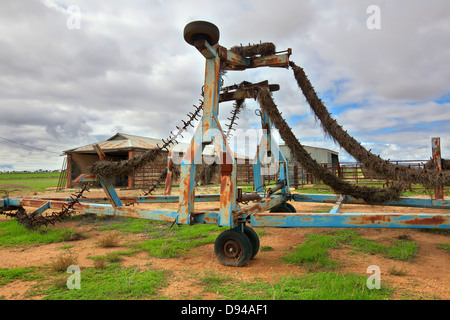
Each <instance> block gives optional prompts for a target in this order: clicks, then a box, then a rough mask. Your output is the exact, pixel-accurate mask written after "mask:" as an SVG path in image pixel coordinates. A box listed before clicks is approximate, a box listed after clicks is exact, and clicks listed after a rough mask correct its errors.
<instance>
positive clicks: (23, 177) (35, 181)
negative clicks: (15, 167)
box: [0, 172, 60, 192]
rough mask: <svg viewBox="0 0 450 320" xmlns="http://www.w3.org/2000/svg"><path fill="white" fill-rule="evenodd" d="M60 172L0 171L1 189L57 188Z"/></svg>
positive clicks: (33, 189)
mask: <svg viewBox="0 0 450 320" xmlns="http://www.w3.org/2000/svg"><path fill="white" fill-rule="evenodd" d="M59 175H60V173H59V172H12V173H0V190H6V191H8V192H11V191H23V190H27V191H42V190H45V189H48V188H56V187H57V185H58V180H59Z"/></svg>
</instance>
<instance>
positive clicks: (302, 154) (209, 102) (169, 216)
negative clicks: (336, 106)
mask: <svg viewBox="0 0 450 320" xmlns="http://www.w3.org/2000/svg"><path fill="white" fill-rule="evenodd" d="M184 39H185V40H186V42H187V43H189V44H190V45H192V46H193V47H194V48H196V49H197V50H198V52H199V53H200V54H201V55H202V56H203V57H204V58H205V80H204V86H203V92H202V96H203V100H201V101H200V105H199V106H196V107H195V110H194V111H193V112H191V113H189V114H188V120H187V121H183V125H182V126H181V127H177V131H176V132H175V133H172V132H171V133H170V136H169V138H168V139H167V140H163V144H162V145H161V146H158V148H156V149H152V150H149V151H147V152H145V153H144V154H143V155H141V156H139V157H137V158H135V159H130V160H124V161H121V162H111V161H107V160H106V159H105V156H104V154H103V152H102V150H101V149H100V148H98V147H97V148H96V151H97V153H98V156H99V161H98V162H96V163H95V164H94V165H93V166H92V167H91V169H90V172H86V173H84V174H82V175H80V176H79V177H78V178H77V179H76V180H75V182H77V183H79V184H80V185H81V186H82V188H81V190H80V191H79V192H78V193H76V194H74V195H73V196H72V197H70V198H14V197H9V196H7V197H5V198H3V199H0V213H3V214H7V215H9V216H11V217H16V218H17V219H18V220H19V221H21V222H22V223H23V224H25V225H27V226H29V227H32V226H33V225H42V224H45V225H47V224H49V223H52V224H53V223H55V222H56V221H59V220H61V219H63V218H64V217H67V216H69V215H70V213H71V212H74V211H77V212H85V213H93V214H104V215H114V216H122V217H133V218H141V219H152V220H160V221H168V222H172V223H175V224H178V225H196V224H205V223H206V224H216V225H218V226H222V227H226V228H227V229H226V230H225V231H224V232H222V233H221V234H220V235H219V236H218V237H217V239H216V241H215V246H214V250H215V254H216V256H217V258H218V259H219V261H220V262H221V263H222V264H224V265H228V266H242V265H244V264H245V263H246V262H247V261H248V260H249V259H252V258H253V257H254V256H255V255H256V254H257V253H258V250H259V239H258V236H257V234H256V233H255V232H254V230H253V229H252V228H251V227H252V226H253V227H259V226H266V227H330V228H334V227H337V228H348V227H359V228H447V229H448V228H449V227H450V214H448V213H442V210H439V212H440V213H411V214H409V213H406V214H399V213H388V212H384V213H376V214H373V213H370V214H369V213H363V212H359V213H342V212H340V209H341V207H342V205H343V204H344V203H347V204H368V205H371V204H378V205H384V206H403V207H418V208H428V209H436V210H438V209H450V202H449V201H446V200H445V199H444V198H443V197H440V198H435V199H432V198H412V197H402V196H401V193H402V191H404V189H405V185H406V184H407V183H421V184H423V185H424V186H426V187H427V188H431V189H432V188H435V189H436V188H439V187H442V186H448V185H450V179H449V177H450V173H449V171H448V170H437V169H435V168H431V169H430V168H429V169H412V168H407V167H404V166H401V165H393V164H391V163H389V161H385V160H383V159H381V158H380V157H378V156H376V155H373V154H372V153H370V151H367V150H365V149H364V148H363V147H362V146H361V145H360V144H359V143H358V142H357V141H356V140H355V139H353V138H352V137H350V136H349V135H348V134H347V132H346V131H344V130H343V129H342V127H341V126H340V125H339V124H338V123H337V122H336V121H335V120H334V119H333V118H331V116H330V114H329V113H328V111H327V109H326V108H325V106H324V105H323V104H322V102H321V100H320V99H319V98H318V97H317V95H316V93H315V91H314V88H313V87H312V85H311V84H310V82H309V80H308V78H307V77H306V75H305V74H304V72H303V69H301V68H300V67H298V66H296V65H295V63H293V62H292V61H290V60H289V58H290V56H291V49H287V50H285V51H280V52H276V51H275V46H274V45H273V44H271V43H260V44H257V45H251V46H245V47H244V46H237V47H233V48H231V49H227V48H225V47H222V46H220V45H219V44H218V42H219V30H218V28H217V27H216V26H215V25H213V24H211V23H209V22H205V21H194V22H191V23H189V24H188V25H186V27H185V29H184ZM261 67H275V68H286V69H289V68H292V70H293V71H294V76H295V79H296V81H297V83H298V85H299V87H300V89H301V90H302V92H303V94H304V95H305V97H306V99H307V101H308V103H309V105H310V106H311V109H312V110H313V112H314V113H315V116H316V117H317V118H318V119H319V120H320V122H321V124H322V127H323V129H324V131H325V132H326V133H327V134H328V135H329V136H330V137H332V139H334V140H335V141H336V142H337V143H339V144H340V145H341V146H342V147H343V148H344V149H345V150H346V151H347V152H349V153H350V154H351V155H352V156H354V157H355V159H357V160H358V161H361V162H362V163H364V165H366V166H367V167H368V168H370V169H371V170H373V171H374V172H376V173H377V174H381V175H385V176H388V177H389V178H390V179H392V180H393V181H395V183H394V184H393V185H392V186H390V187H387V188H373V187H361V186H357V185H353V184H350V183H348V182H345V181H342V180H340V179H339V178H338V177H336V176H335V175H333V174H332V173H330V172H329V171H327V170H325V169H324V168H322V167H321V166H320V165H318V164H317V163H316V162H315V161H314V160H313V159H311V157H310V155H309V154H308V152H306V151H305V149H304V148H303V146H302V145H301V144H300V142H299V141H298V139H297V138H296V137H295V136H294V134H293V133H292V130H291V129H290V127H289V125H288V124H287V123H286V121H285V120H284V119H283V118H282V116H281V113H280V112H279V110H278V108H277V106H276V105H275V103H274V101H273V98H272V95H273V94H272V92H276V91H278V90H279V86H278V85H274V84H269V83H268V81H262V82H259V83H250V82H246V81H243V82H242V83H240V84H239V85H233V86H228V87H224V86H223V83H222V81H223V80H222V75H223V73H224V72H225V71H245V70H247V69H254V68H261ZM248 98H251V99H255V100H256V101H258V103H259V105H260V107H261V110H260V111H259V113H258V116H260V118H261V123H262V128H263V137H262V139H261V141H260V143H259V146H258V149H257V150H258V151H257V154H256V156H255V161H254V162H253V176H254V191H253V192H249V193H243V192H242V189H240V188H238V187H237V183H236V170H237V166H236V159H235V158H234V156H233V153H232V151H231V150H230V146H229V144H228V142H227V138H228V136H229V134H230V133H231V131H232V130H233V125H234V123H235V120H236V118H237V115H238V114H239V112H240V108H241V107H242V103H243V101H244V100H245V99H248ZM225 101H235V106H234V109H233V110H232V114H231V117H230V118H228V119H229V120H230V124H228V130H227V131H226V132H224V130H223V128H222V126H221V124H220V122H219V117H218V115H219V104H220V103H222V102H225ZM197 119H199V120H200V123H199V124H198V126H197V128H195V131H194V134H193V137H192V138H191V142H190V145H189V147H188V150H187V151H186V152H185V154H184V156H183V158H182V160H181V163H180V174H181V175H180V192H179V195H171V194H170V192H167V193H165V194H164V195H152V194H151V193H152V191H153V190H154V189H155V187H156V185H155V186H154V187H152V188H150V189H149V191H148V192H146V193H145V194H144V195H143V196H140V197H119V195H118V194H117V192H116V190H115V189H114V187H113V185H112V183H111V182H110V178H111V177H112V176H114V175H115V174H118V173H120V174H129V173H132V172H133V171H134V170H136V169H138V168H140V167H142V166H143V165H144V164H145V163H148V162H151V161H153V160H154V159H155V157H156V156H157V155H159V154H160V153H161V151H169V149H168V148H169V146H171V145H173V144H175V143H177V141H176V140H177V138H178V137H179V136H181V135H182V133H183V132H184V131H186V129H187V128H188V127H189V126H191V127H193V120H197ZM274 127H275V128H276V129H277V130H278V132H279V134H280V136H281V138H282V139H283V140H284V141H285V143H286V144H287V145H288V146H289V148H290V150H291V151H292V154H293V157H294V158H295V159H296V160H297V161H298V162H299V163H300V164H301V165H302V167H304V168H305V169H306V170H308V171H309V172H311V173H313V174H314V176H316V177H318V178H320V180H322V181H323V182H324V183H325V184H327V185H329V186H330V187H331V188H332V189H333V190H334V191H335V194H334V195H314V194H300V193H291V192H290V191H289V179H288V167H287V165H288V164H287V160H286V157H285V156H284V155H283V153H282V152H281V151H280V150H279V149H278V148H277V146H276V144H274V143H272V140H273V136H272V130H273V128H274ZM208 145H210V146H212V147H213V149H214V153H215V155H216V159H215V160H216V163H217V164H218V165H219V166H220V193H219V194H207V195H196V194H195V187H196V183H195V180H194V176H195V172H196V164H200V163H201V162H202V152H203V150H204V148H205V147H206V146H208ZM436 154H437V153H436ZM264 157H268V158H273V157H274V158H276V161H275V169H276V176H277V182H276V185H275V186H273V187H271V188H265V186H264V183H263V177H262V174H263V173H264V170H263V169H264V166H265V165H264V164H263V163H262V162H261V159H262V158H264ZM436 160H437V163H439V162H440V161H441V159H440V157H438V158H437V159H436ZM173 168H174V166H173V162H172V159H171V153H170V152H169V159H168V166H167V169H166V170H164V171H163V172H161V175H160V177H159V179H158V181H157V184H160V183H162V182H163V181H165V183H166V189H170V185H171V177H172V173H173V172H172V171H173ZM92 182H99V183H100V184H101V186H102V188H103V190H104V191H105V194H106V197H105V198H92V197H91V198H89V197H84V196H83V192H85V191H86V190H87V186H88V185H89V183H92ZM290 201H299V202H317V203H333V204H334V207H333V208H332V210H331V211H330V212H327V213H296V212H295V208H294V207H293V206H292V205H291V204H290V203H289V202H290ZM196 202H216V203H218V204H219V208H217V209H197V208H196V207H195V203H196ZM146 203H162V204H164V203H178V209H177V210H170V209H153V208H151V209H149V208H145V207H141V206H140V204H146ZM129 204H135V205H133V206H130V205H129ZM24 207H35V208H37V209H35V210H34V211H33V212H31V213H27V212H26V211H25V210H24ZM47 210H59V211H57V212H53V213H52V214H50V215H48V214H46V211H47Z"/></svg>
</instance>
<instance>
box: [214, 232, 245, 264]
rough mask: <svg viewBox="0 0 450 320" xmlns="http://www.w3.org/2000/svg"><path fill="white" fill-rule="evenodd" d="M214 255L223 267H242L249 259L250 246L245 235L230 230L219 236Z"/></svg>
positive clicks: (215, 243)
mask: <svg viewBox="0 0 450 320" xmlns="http://www.w3.org/2000/svg"><path fill="white" fill-rule="evenodd" d="M214 253H215V254H216V257H217V259H218V260H219V261H220V263H222V264H223V265H225V266H230V267H242V266H243V265H245V264H246V263H247V261H248V260H250V258H251V255H252V244H251V242H250V240H249V238H248V237H247V236H246V235H245V233H243V232H241V231H236V230H232V229H230V230H227V231H224V232H222V233H221V234H219V236H218V237H217V239H216V241H215V242H214Z"/></svg>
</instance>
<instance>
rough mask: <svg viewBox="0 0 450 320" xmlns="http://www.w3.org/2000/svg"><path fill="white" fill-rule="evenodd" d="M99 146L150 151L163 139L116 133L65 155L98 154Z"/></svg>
mask: <svg viewBox="0 0 450 320" xmlns="http://www.w3.org/2000/svg"><path fill="white" fill-rule="evenodd" d="M96 144H98V145H99V146H100V148H101V149H102V150H103V151H104V152H119V151H129V150H136V149H141V150H148V149H154V148H156V147H157V145H160V146H161V145H163V142H162V140H161V139H154V138H148V137H142V136H136V135H132V134H127V133H116V134H115V135H113V136H112V137H111V138H109V139H107V140H105V141H100V142H95V143H92V144H88V145H85V146H81V147H77V148H73V149H68V150H65V151H64V153H65V154H69V153H96V151H95V149H94V145H96ZM188 147H189V144H188V143H179V144H176V145H173V146H171V147H169V149H170V150H173V151H175V152H183V153H184V152H185V151H186V150H187V148H188ZM213 152H214V149H213V146H212V145H208V146H206V147H205V150H204V151H203V154H213ZM235 157H236V158H241V159H243V158H245V159H247V157H245V156H243V155H239V154H235Z"/></svg>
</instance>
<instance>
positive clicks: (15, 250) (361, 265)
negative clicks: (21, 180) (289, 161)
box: [0, 191, 450, 300]
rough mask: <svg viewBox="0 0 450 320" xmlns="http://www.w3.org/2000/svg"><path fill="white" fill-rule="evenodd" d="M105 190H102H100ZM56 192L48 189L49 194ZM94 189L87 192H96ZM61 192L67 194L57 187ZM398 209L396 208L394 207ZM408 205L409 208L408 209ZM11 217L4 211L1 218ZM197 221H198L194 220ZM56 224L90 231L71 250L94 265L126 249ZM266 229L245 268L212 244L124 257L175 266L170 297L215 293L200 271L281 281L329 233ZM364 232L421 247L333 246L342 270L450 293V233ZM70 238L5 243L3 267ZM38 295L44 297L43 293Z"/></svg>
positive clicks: (54, 250)
mask: <svg viewBox="0 0 450 320" xmlns="http://www.w3.org/2000/svg"><path fill="white" fill-rule="evenodd" d="M127 193H128V195H137V193H138V192H137V191H135V192H134V193H133V192H130V191H127ZM100 194H101V193H100ZM51 195H54V194H49V193H47V194H46V196H51ZM95 195H96V193H95V192H91V194H89V195H88V196H95ZM57 196H59V197H60V196H62V194H61V193H58V194H57ZM291 203H292V204H293V205H294V206H295V207H296V209H297V212H302V211H303V212H308V211H309V212H311V211H313V210H317V209H325V207H326V205H322V204H308V203H299V202H296V203H295V202H291ZM355 210H361V208H358V207H357V206H350V205H344V206H343V208H342V211H343V212H351V211H355ZM394 210H395V211H394ZM405 210H408V211H405ZM371 211H372V212H386V208H383V207H368V206H364V212H371ZM411 211H415V212H426V211H427V210H425V209H405V208H390V209H389V212H411ZM4 219H6V218H5V217H4V216H1V217H0V221H3V220H4ZM194 227H195V226H194ZM54 228H71V229H73V230H75V231H79V232H82V233H85V234H87V235H88V237H87V238H86V239H81V240H78V241H71V242H70V244H71V246H72V248H71V252H72V253H75V254H76V255H77V257H78V265H79V266H80V267H92V266H93V261H92V260H91V259H90V258H89V257H92V256H97V255H104V254H106V253H108V252H111V251H123V250H124V247H117V248H113V249H106V248H99V247H98V246H97V245H96V242H97V240H98V239H99V237H100V236H101V235H104V234H105V233H106V232H108V231H98V230H97V228H95V227H94V226H90V225H81V224H79V223H78V222H76V221H66V222H61V223H58V224H57V225H56V226H54ZM264 230H265V234H264V235H263V236H261V238H260V241H261V246H270V247H272V248H273V250H272V251H265V252H259V253H258V255H257V256H256V257H255V258H254V259H253V260H251V261H250V262H249V263H247V264H246V265H245V266H244V267H242V268H231V267H225V266H223V265H221V264H220V263H219V262H218V261H217V259H216V257H215V256H214V250H213V244H208V245H204V246H201V247H197V248H194V249H191V250H190V251H189V252H188V253H187V254H184V255H183V256H182V257H179V258H173V259H159V258H155V257H151V256H149V255H148V253H146V252H139V253H137V254H134V255H133V256H131V257H124V261H123V262H122V264H123V265H124V266H132V265H137V266H140V267H142V268H145V267H148V266H149V265H150V266H151V267H152V268H157V269H160V270H170V271H172V273H173V276H172V277H171V279H170V284H169V286H168V287H166V288H164V289H163V290H162V291H161V295H162V296H164V297H167V299H173V300H176V299H193V298H195V297H201V298H202V299H216V298H218V297H216V296H215V295H214V294H212V293H208V292H205V291H203V288H202V286H201V285H200V284H199V283H198V280H197V278H196V277H195V275H196V274H199V273H201V272H205V271H211V272H214V273H216V274H222V275H229V276H230V277H232V278H233V279H242V280H249V279H254V278H259V279H261V280H262V281H268V282H270V281H276V280H277V278H278V277H279V276H280V275H297V274H302V273H305V272H307V271H306V269H305V268H303V267H298V266H294V265H290V264H286V263H284V262H282V261H281V260H280V258H281V257H282V256H283V255H285V254H286V253H287V252H288V251H289V250H292V249H293V248H294V247H295V246H296V245H298V244H301V243H303V242H304V241H305V239H306V235H307V234H308V233H323V234H325V233H327V232H329V231H330V229H325V228H264ZM358 232H359V233H360V235H361V237H363V238H368V239H375V240H378V241H380V242H382V243H391V242H392V241H393V240H394V239H398V238H399V237H405V236H406V237H408V239H411V240H413V241H415V242H416V244H417V245H418V248H419V253H418V254H417V256H416V257H415V258H414V261H413V262H405V261H397V260H392V259H388V258H384V257H382V256H381V255H368V254H350V250H351V249H350V248H347V247H345V246H344V248H342V249H333V250H331V251H330V258H331V259H333V260H336V261H338V262H339V264H340V265H341V268H340V270H339V272H350V273H355V274H361V275H366V276H369V275H368V274H367V273H366V270H367V267H368V266H370V265H377V266H379V267H380V269H381V281H382V282H383V281H385V282H386V283H387V284H389V286H390V287H392V288H394V292H395V294H394V296H393V298H394V299H450V273H449V271H448V267H449V266H450V254H449V253H448V251H445V250H442V249H438V248H437V244H440V243H450V235H449V234H448V233H447V234H434V233H429V232H424V231H420V230H413V229H409V230H407V229H366V228H358ZM140 239H141V238H140V235H139V234H137V235H136V234H122V235H121V243H122V244H123V245H125V244H128V243H130V242H131V241H139V240H140ZM64 244H65V243H53V244H45V245H38V246H20V247H7V248H2V247H0V268H15V267H26V266H43V265H45V264H48V263H49V262H50V261H52V260H53V259H55V258H56V257H57V256H58V255H60V254H62V253H64V252H65V251H64V249H62V248H61V247H62V246H63V245H64ZM393 268H395V269H396V270H402V271H403V272H405V273H406V274H405V275H402V276H398V275H392V274H390V270H392V269H393ZM32 285H33V281H27V282H23V281H14V282H11V283H9V284H7V285H5V286H2V287H0V296H4V298H5V299H23V298H24V295H25V294H26V292H27V290H29V289H30V288H31V286H32ZM38 298H39V297H38Z"/></svg>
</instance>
